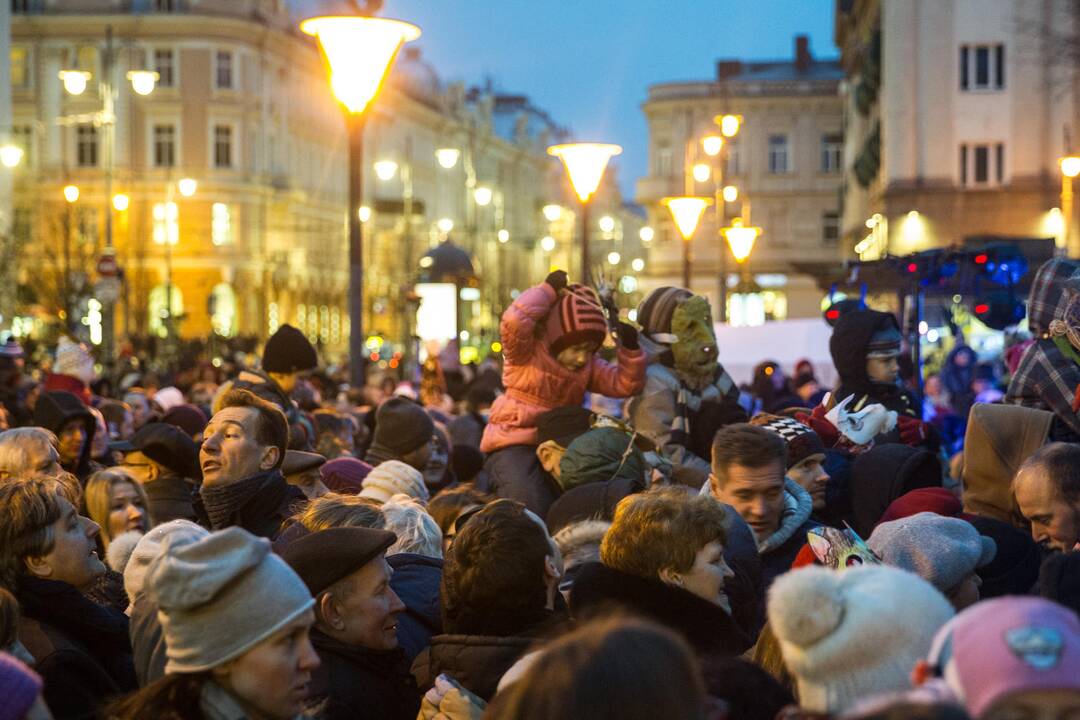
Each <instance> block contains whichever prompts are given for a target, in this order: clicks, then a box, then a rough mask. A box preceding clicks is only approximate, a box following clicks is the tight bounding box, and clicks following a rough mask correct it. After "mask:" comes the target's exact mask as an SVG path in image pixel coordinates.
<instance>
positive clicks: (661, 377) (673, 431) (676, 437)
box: [627, 334, 749, 487]
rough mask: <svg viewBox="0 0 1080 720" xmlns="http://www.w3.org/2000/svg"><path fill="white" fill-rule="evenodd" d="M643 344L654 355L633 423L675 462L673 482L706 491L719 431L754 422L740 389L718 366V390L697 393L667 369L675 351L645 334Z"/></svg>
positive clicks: (632, 413) (636, 401)
mask: <svg viewBox="0 0 1080 720" xmlns="http://www.w3.org/2000/svg"><path fill="white" fill-rule="evenodd" d="M638 342H640V343H641V347H642V348H643V349H644V350H645V351H646V352H647V353H648V355H649V368H648V370H647V371H646V373H645V390H644V392H642V393H641V394H640V395H638V396H637V397H635V398H633V399H632V400H631V401H630V406H629V408H628V410H627V413H628V415H629V417H630V421H631V423H632V424H633V426H634V429H635V430H637V431H638V432H639V433H641V434H642V435H644V436H645V437H647V438H649V439H650V440H652V441H653V442H654V443H656V446H657V448H660V449H662V450H663V453H664V457H666V458H668V459H669V460H670V461H671V465H672V480H674V481H675V482H678V483H682V484H683V485H689V486H690V487H700V486H701V484H702V483H704V482H707V481H708V479H709V472H710V466H709V457H710V455H711V453H712V439H713V437H714V436H715V435H716V431H717V430H719V429H720V428H722V427H723V426H725V425H730V424H732V423H740V422H746V421H747V420H748V419H749V417H748V416H747V414H746V411H745V410H743V409H742V406H740V405H739V388H738V387H737V386H736V385H735V381H734V380H733V379H732V378H731V376H730V375H729V374H728V372H727V370H725V369H724V366H723V365H720V364H717V366H716V376H715V378H714V380H713V382H712V384H711V385H709V386H708V387H706V388H705V389H704V390H702V391H701V392H694V391H692V390H690V389H689V388H688V387H687V386H686V385H684V384H683V382H682V381H681V380H680V379H679V375H678V373H677V372H676V371H675V368H673V367H670V366H669V365H667V364H666V362H670V357H671V350H670V349H669V348H667V347H665V346H663V345H660V344H659V343H656V342H653V341H651V340H649V338H648V337H647V336H646V335H644V334H642V335H640V336H639V338H638Z"/></svg>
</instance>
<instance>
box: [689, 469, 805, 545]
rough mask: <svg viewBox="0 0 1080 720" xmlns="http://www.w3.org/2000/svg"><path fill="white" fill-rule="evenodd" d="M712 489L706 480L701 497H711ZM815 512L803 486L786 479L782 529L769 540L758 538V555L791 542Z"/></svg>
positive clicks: (781, 518) (781, 513)
mask: <svg viewBox="0 0 1080 720" xmlns="http://www.w3.org/2000/svg"><path fill="white" fill-rule="evenodd" d="M711 493H712V488H711V487H710V486H709V482H708V481H707V480H706V481H705V484H704V485H702V486H701V491H700V492H699V494H701V495H709V494H711ZM813 510H814V499H813V498H812V497H810V493H808V492H807V491H806V490H805V489H804V488H803V487H802V485H799V484H798V483H797V482H795V481H794V480H792V479H790V478H787V477H785V478H784V509H783V510H782V511H781V512H780V527H778V528H777V529H776V532H774V533H773V534H772V535H770V536H769V537H767V538H757V547H758V555H767V554H768V553H769V552H771V551H773V550H775V549H776V548H778V547H780V546H781V545H783V544H784V543H786V542H787V541H788V540H790V539H791V538H792V537H793V536H794V535H795V533H796V532H797V531H798V529H799V528H801V527H802V526H803V525H805V524H806V521H807V520H809V519H810V513H812V512H813Z"/></svg>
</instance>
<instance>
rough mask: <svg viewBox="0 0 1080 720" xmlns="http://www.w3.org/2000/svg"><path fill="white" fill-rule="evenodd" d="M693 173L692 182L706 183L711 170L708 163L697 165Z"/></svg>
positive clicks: (710, 175)
mask: <svg viewBox="0 0 1080 720" xmlns="http://www.w3.org/2000/svg"><path fill="white" fill-rule="evenodd" d="M693 173H694V180H696V181H698V182H699V183H703V182H708V181H709V178H711V177H712V168H711V167H709V165H708V163H698V164H697V165H694V170H693Z"/></svg>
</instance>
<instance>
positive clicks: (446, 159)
mask: <svg viewBox="0 0 1080 720" xmlns="http://www.w3.org/2000/svg"><path fill="white" fill-rule="evenodd" d="M459 157H461V151H460V150H458V149H457V148H451V147H447V148H439V149H438V150H436V151H435V159H436V160H438V161H439V165H441V166H442V168H443V169H444V170H450V169H451V168H453V167H454V166H455V165H457V162H458V158H459Z"/></svg>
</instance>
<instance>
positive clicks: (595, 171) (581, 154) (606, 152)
mask: <svg viewBox="0 0 1080 720" xmlns="http://www.w3.org/2000/svg"><path fill="white" fill-rule="evenodd" d="M547 151H548V154H549V155H554V156H555V157H557V158H559V159H560V160H562V162H563V165H564V166H565V167H566V174H567V175H569V176H570V184H571V185H573V187H574V192H575V193H577V196H578V200H580V201H581V276H582V277H585V276H587V275H588V273H589V200H590V199H591V198H592V196H593V193H595V192H596V189H597V188H598V187H600V181H601V180H602V179H603V177H604V170H605V169H607V165H608V162H609V161H610V160H611V158H612V157H614V156H616V155H618V154H619V153H621V152H622V148H621V147H619V146H618V145H611V144H608V143H569V144H566V145H552V146H551V147H549V148H548V149H547Z"/></svg>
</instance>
